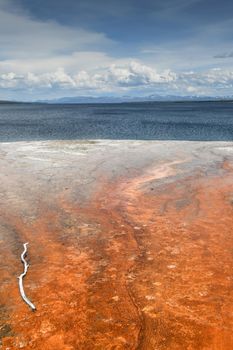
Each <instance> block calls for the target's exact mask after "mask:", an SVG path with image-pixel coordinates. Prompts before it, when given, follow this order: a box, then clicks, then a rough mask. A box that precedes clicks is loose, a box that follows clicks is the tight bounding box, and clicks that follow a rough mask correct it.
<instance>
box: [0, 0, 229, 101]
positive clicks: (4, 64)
mask: <svg viewBox="0 0 233 350" xmlns="http://www.w3.org/2000/svg"><path fill="white" fill-rule="evenodd" d="M0 47H1V50H0V99H18V100H35V99H41V98H42V99H43V98H57V97H62V96H79V95H92V96H102V95H114V96H120V95H133V96H146V95H150V94H160V95H169V94H172V95H209V96H226V95H233V89H232V87H233V2H232V1H230V0H222V1H221V2H219V1H215V0H163V1H161V0H157V1H156V0H153V1H152V0H144V1H139V0H134V1H133V0H124V1H123V0H118V1H116V0H108V1H106V0H66V1H63V0H59V1H57V0H33V1H31V0H0Z"/></svg>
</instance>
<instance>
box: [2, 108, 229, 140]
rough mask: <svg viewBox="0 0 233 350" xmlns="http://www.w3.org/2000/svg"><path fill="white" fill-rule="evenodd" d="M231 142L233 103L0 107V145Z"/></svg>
mask: <svg viewBox="0 0 233 350" xmlns="http://www.w3.org/2000/svg"><path fill="white" fill-rule="evenodd" d="M55 139H57V140H66V139H67V140H75V139H119V140H126V139H132V140H200V141H205V140H206V141H207V140H208V141H214V140H215V141H232V140H233V103H230V102H182V103H180V102H149V103H148V102H145V103H122V104H89V105H88V104H83V105H62V104H59V105H46V104H43V105H41V104H0V142H5V141H20V140H28V141H31V140H55Z"/></svg>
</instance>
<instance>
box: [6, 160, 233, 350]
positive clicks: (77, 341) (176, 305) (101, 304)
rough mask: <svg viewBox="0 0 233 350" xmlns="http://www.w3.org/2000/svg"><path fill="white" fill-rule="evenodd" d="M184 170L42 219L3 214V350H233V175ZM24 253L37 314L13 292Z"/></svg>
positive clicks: (58, 204) (65, 203)
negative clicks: (24, 245) (25, 251)
mask: <svg viewBox="0 0 233 350" xmlns="http://www.w3.org/2000/svg"><path fill="white" fill-rule="evenodd" d="M184 161H185V160H184ZM179 164H181V162H180V161H177V162H176V161H174V162H167V163H166V164H165V163H164V164H162V165H158V166H157V167H152V168H146V169H144V170H143V169H142V170H141V172H140V173H139V172H138V171H137V172H135V173H131V174H130V175H129V176H128V177H126V176H124V177H116V178H115V179H114V180H113V181H112V180H111V181H108V180H106V179H104V178H101V180H99V185H98V187H97V190H96V192H95V193H94V194H93V195H92V197H91V198H90V199H89V200H88V202H86V203H85V204H84V205H81V204H80V203H79V204H77V203H76V202H74V201H73V200H72V198H73V197H72V195H71V194H72V189H70V195H66V196H63V195H62V194H61V195H60V196H59V197H57V199H56V201H54V204H53V205H48V204H46V202H42V201H38V203H37V205H38V208H39V215H38V216H37V217H36V218H31V219H30V218H27V220H24V219H23V218H22V217H21V216H19V215H17V212H12V210H11V208H10V207H8V206H7V205H6V207H5V208H4V210H3V209H1V225H0V230H1V232H7V244H6V242H5V241H2V244H1V242H0V254H1V265H0V268H1V269H0V282H1V288H0V293H1V294H0V296H1V305H0V314H1V323H0V327H1V328H0V334H1V337H2V343H1V344H2V345H0V348H1V349H4V350H7V349H9V350H13V349H36V350H42V349H46V350H75V349H77V350H78V349H80V350H81V349H83V350H97V349H98V350H110V349H112V350H113V349H114V350H120V349H135V350H136V349H143V350H157V349H158V350H165V349H171V350H175V349H181V350H182V349H187V350H194V349H196V350H198V349H203V350H207V349H211V350H232V349H233V180H232V179H233V168H232V165H231V163H230V162H227V161H225V162H222V163H221V164H217V165H216V167H215V168H214V169H213V168H212V169H210V170H209V171H207V172H204V171H202V170H201V169H200V168H198V169H196V170H194V171H193V173H192V174H191V175H190V174H187V175H183V176H181V177H179V176H178V177H175V175H176V174H177V173H178V174H179ZM164 179H166V180H169V181H162V180H164ZM69 198H70V200H69ZM26 241H29V243H30V244H29V247H28V248H29V254H28V258H29V259H30V268H29V272H28V275H27V276H26V278H25V289H26V292H27V294H28V296H29V297H30V299H31V300H32V301H33V302H34V303H35V304H36V307H37V311H36V312H32V311H30V309H29V308H28V307H27V305H26V304H25V303H23V301H22V300H21V299H20V296H19V291H18V286H17V281H16V276H17V275H19V274H20V273H21V268H22V266H21V265H20V264H19V256H20V253H21V252H22V243H23V242H26Z"/></svg>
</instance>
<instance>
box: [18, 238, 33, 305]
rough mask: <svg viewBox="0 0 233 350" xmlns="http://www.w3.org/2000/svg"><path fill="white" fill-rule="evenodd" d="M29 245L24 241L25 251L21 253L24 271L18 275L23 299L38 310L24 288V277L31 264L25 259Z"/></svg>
mask: <svg viewBox="0 0 233 350" xmlns="http://www.w3.org/2000/svg"><path fill="white" fill-rule="evenodd" d="M27 245H28V243H24V245H23V247H24V250H23V253H22V254H21V261H22V263H23V264H24V271H23V273H22V274H21V275H20V276H19V277H18V279H19V291H20V295H21V297H22V299H23V300H24V301H25V303H26V304H28V306H29V307H30V308H31V309H32V310H33V311H34V310H36V307H35V305H34V304H33V303H32V302H31V301H30V300H29V299H28V298H27V296H26V294H25V292H24V288H23V278H24V277H25V276H26V274H27V271H28V268H29V264H28V263H27V261H26V260H25V256H26V255H27Z"/></svg>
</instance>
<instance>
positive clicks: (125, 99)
mask: <svg viewBox="0 0 233 350" xmlns="http://www.w3.org/2000/svg"><path fill="white" fill-rule="evenodd" d="M232 100H233V97H232V96H226V97H224V98H223V97H210V96H175V95H167V96H160V95H149V96H144V97H132V96H120V97H114V96H102V97H92V96H76V97H62V98H58V99H53V100H44V101H38V102H44V103H51V104H56V103H57V104H63V103H68V104H76V103H129V102H163V101H164V102H168V101H170V102H183V101H232Z"/></svg>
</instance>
